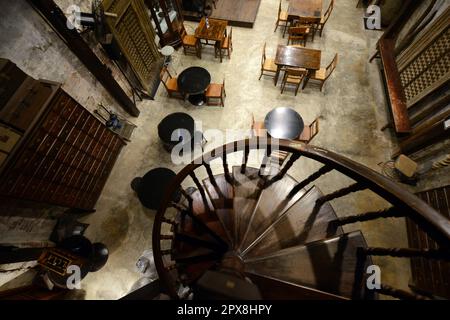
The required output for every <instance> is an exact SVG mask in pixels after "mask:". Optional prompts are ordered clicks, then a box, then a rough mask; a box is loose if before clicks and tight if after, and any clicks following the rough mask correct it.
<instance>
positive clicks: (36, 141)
mask: <svg viewBox="0 0 450 320" xmlns="http://www.w3.org/2000/svg"><path fill="white" fill-rule="evenodd" d="M47 135H48V134H47V132H46V131H45V130H44V129H42V128H41V129H39V130H38V131H37V132H36V135H35V136H34V138H33V139H32V140H31V142H30V143H29V144H28V148H30V149H32V150H36V151H37V150H39V147H40V146H41V143H42V142H43V141H44V139H45V138H46V137H47Z"/></svg>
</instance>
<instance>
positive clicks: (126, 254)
mask: <svg viewBox="0 0 450 320" xmlns="http://www.w3.org/2000/svg"><path fill="white" fill-rule="evenodd" d="M287 4H288V1H285V0H283V6H284V7H286V6H287ZM327 5H328V1H326V0H325V1H324V8H325V7H326V6H327ZM277 9H278V0H264V1H262V3H261V7H260V9H259V13H258V17H257V20H256V23H255V26H254V28H253V29H244V28H233V47H234V51H233V53H232V56H231V59H227V58H225V59H224V61H223V62H222V63H220V62H219V61H218V59H216V58H214V52H213V48H212V47H207V48H205V49H204V51H203V56H202V59H201V60H200V59H198V58H197V57H195V56H184V55H183V53H182V50H178V52H176V53H175V54H174V57H173V63H172V65H171V66H170V70H171V71H173V72H176V73H177V74H178V73H180V72H181V71H182V70H183V69H185V68H186V67H189V66H194V65H198V66H202V67H205V68H207V69H208V70H209V72H210V73H211V75H212V80H213V81H214V82H221V81H222V80H223V79H224V78H225V79H226V92H227V98H226V100H225V108H220V107H206V106H201V107H194V106H192V105H190V104H189V103H188V102H183V101H180V100H175V99H170V98H168V97H167V93H166V92H165V90H164V87H163V86H160V88H159V91H158V94H157V97H156V99H155V100H154V101H143V102H140V103H139V105H138V107H139V109H140V110H141V115H140V117H139V118H137V119H131V121H133V122H134V123H135V124H136V125H137V126H138V127H137V129H136V130H135V132H134V134H133V138H132V141H131V142H130V143H129V144H128V145H127V147H126V148H125V149H124V150H123V152H122V154H121V155H120V157H119V159H118V161H117V164H116V166H115V167H114V169H113V171H112V173H111V176H110V178H109V180H108V182H107V184H106V186H105V188H104V190H103V192H102V195H101V197H100V199H99V201H98V203H97V207H96V209H97V211H96V212H95V213H94V214H91V215H89V216H86V217H83V218H82V219H81V221H82V222H85V223H89V224H90V226H89V228H88V230H87V233H86V236H87V237H88V238H89V239H91V240H92V241H94V242H97V241H99V242H103V243H105V244H106V245H107V246H108V248H109V249H110V258H109V261H108V263H107V265H106V266H105V267H104V268H103V269H101V270H100V271H98V272H96V273H91V274H89V275H88V276H87V277H86V278H85V279H84V280H83V282H82V290H83V291H84V294H82V297H84V298H86V299H117V298H120V297H122V296H123V295H125V294H127V293H128V292H129V291H130V289H131V288H132V287H133V285H134V284H135V283H136V282H137V281H138V280H139V278H140V274H139V272H138V270H137V268H136V266H135V264H136V261H137V259H138V258H139V257H140V256H141V254H142V253H143V252H144V250H147V249H150V248H151V245H152V244H151V238H152V224H153V217H154V215H155V211H152V210H149V209H146V208H144V207H143V206H142V205H141V204H140V202H139V200H138V199H137V197H136V195H135V193H134V192H133V190H132V189H131V188H130V182H131V181H132V179H133V178H134V177H139V176H142V175H144V174H145V173H146V172H147V171H148V170H149V169H152V168H155V167H168V168H171V169H173V170H174V171H179V170H180V169H181V168H182V167H183V166H182V165H174V164H172V162H171V158H170V154H168V153H167V152H166V151H164V149H163V147H162V145H161V143H160V142H159V139H158V135H157V125H158V123H159V122H160V121H161V120H162V119H163V118H164V117H165V116H166V115H168V114H170V113H173V112H187V113H189V114H190V115H191V116H192V117H194V118H195V120H196V121H198V122H199V123H200V122H201V125H202V128H203V131H205V132H206V133H208V130H211V129H218V130H222V131H226V130H241V131H242V130H248V129H249V128H250V125H251V122H252V116H254V118H255V119H256V120H262V119H263V118H264V116H265V114H266V113H267V112H268V111H270V110H271V109H273V108H275V107H280V106H289V107H292V108H294V109H295V110H296V111H298V112H299V113H300V114H301V115H302V117H303V119H304V120H305V122H306V123H309V122H311V121H313V120H314V119H315V118H316V117H319V116H320V132H319V134H318V135H317V137H316V138H315V139H314V141H313V144H314V145H317V146H320V147H323V148H325V149H329V150H332V151H335V152H337V153H340V154H342V155H344V156H347V157H349V158H351V159H353V160H355V161H357V162H360V163H362V164H364V165H366V166H368V167H370V168H372V169H374V170H377V171H379V168H378V166H377V164H378V163H379V162H382V161H386V160H388V159H390V154H391V150H392V144H393V142H392V137H391V135H390V133H389V131H384V132H382V131H380V128H381V127H382V126H383V125H385V124H386V121H387V120H386V119H387V115H386V107H385V101H384V95H383V92H382V86H381V80H380V77H379V74H378V70H377V66H376V63H373V64H369V63H368V58H369V56H370V55H371V54H372V53H373V50H374V46H375V43H376V40H377V38H378V37H379V36H380V33H379V32H377V31H367V30H365V29H364V27H363V23H362V21H363V19H362V17H363V11H362V9H357V8H355V2H354V1H350V0H339V1H336V5H335V9H334V11H333V13H332V16H331V18H330V20H329V21H328V23H327V25H326V27H325V31H324V34H323V36H322V37H321V38H320V37H316V39H315V41H314V42H313V43H311V42H310V41H309V42H308V44H307V47H311V48H316V49H320V50H322V62H321V63H322V65H323V66H325V65H327V64H328V63H329V62H330V61H331V59H332V58H333V56H334V54H335V53H338V54H339V63H338V66H337V69H336V71H335V72H334V74H333V75H332V76H331V78H330V79H329V80H328V81H327V83H326V84H325V87H324V91H323V92H320V91H319V89H318V87H317V86H313V85H308V87H307V88H306V89H305V90H303V91H301V92H299V94H298V95H297V96H294V93H293V91H292V90H287V91H286V92H285V93H284V94H283V95H281V94H280V87H279V86H276V87H275V86H274V85H273V81H272V78H270V77H263V78H262V79H261V80H260V81H258V77H259V71H260V60H261V50H262V46H263V44H264V43H267V55H268V56H269V57H271V56H274V55H275V49H276V46H277V44H285V43H286V42H287V39H286V38H284V39H283V38H282V29H278V31H277V32H275V33H274V32H273V29H274V23H275V20H276V14H277ZM186 25H187V30H188V33H193V32H194V29H195V24H194V23H186ZM36 50H37V52H39V50H44V49H39V48H37V49H36ZM64 63H66V64H69V65H71V64H73V62H70V60H69V62H67V61H64ZM50 68H51V67H50ZM68 68H74V69H78V68H80V66H74V67H71V66H68ZM61 77H62V76H61ZM68 81H69V80H68V78H67V77H66V78H64V82H65V86H66V87H71V84H70V81H73V83H75V84H76V85H78V86H80V88H81V91H78V90H77V92H76V93H74V94H77V95H78V96H83V90H86V92H89V94H92V95H94V96H95V97H98V96H99V97H100V98H102V97H106V96H107V94H106V93H104V92H100V93H93V91H95V89H96V88H98V86H99V85H98V84H95V85H92V86H90V85H89V84H91V83H95V81H93V80H92V78H91V76H90V75H82V76H80V75H77V74H76V72H73V76H72V80H70V81H69V82H68ZM82 84H84V85H82ZM69 90H70V88H69ZM99 90H100V89H99ZM86 96H87V95H86ZM106 99H108V101H110V98H106ZM84 100H85V101H86V99H84ZM82 102H83V101H82ZM88 102H89V101H87V104H88ZM210 132H211V131H210ZM206 138H207V139H208V134H207V137H206ZM209 140H211V139H209ZM226 140H227V141H231V140H234V139H233V137H231V136H228V137H227V138H226ZM224 142H225V141H217V140H216V141H210V142H209V143H208V144H207V145H206V149H211V148H213V147H216V146H220V145H222V144H223V143H224ZM318 167H319V164H317V163H314V162H313V161H308V160H302V162H301V165H297V166H295V168H294V169H293V171H292V173H291V174H292V175H293V176H294V177H296V178H297V179H301V178H302V177H306V176H308V175H309V174H311V173H312V172H313V170H315V169H317V168H318ZM349 183H351V180H350V179H348V178H345V177H343V176H342V175H339V174H337V173H331V174H329V176H328V177H327V179H321V180H319V182H318V185H319V187H320V188H321V189H322V191H323V192H325V193H328V192H332V191H334V190H337V189H339V188H341V187H343V186H346V185H348V184H349ZM332 204H333V206H334V207H335V209H336V211H337V213H338V215H348V214H352V213H360V212H366V211H369V210H374V209H380V208H384V207H386V206H387V205H388V204H387V203H386V202H384V201H383V200H382V199H381V198H379V197H377V196H375V195H373V194H371V193H370V192H366V191H363V192H358V193H356V194H354V195H352V196H348V197H345V198H342V199H338V200H336V201H334V202H333V203H332ZM354 229H361V230H363V232H364V235H365V237H366V239H367V241H368V243H369V244H370V245H372V246H387V247H392V246H395V247H403V246H406V245H407V239H406V233H405V223H404V221H403V219H397V220H394V219H385V220H382V221H376V222H371V223H365V224H362V225H359V224H355V225H352V226H350V227H349V228H346V231H349V230H354ZM375 263H376V264H378V265H379V266H380V267H381V270H382V276H381V278H382V282H385V283H387V284H389V285H391V286H394V287H399V288H405V289H406V288H407V284H408V280H409V278H410V269H409V262H408V261H407V260H402V259H375Z"/></svg>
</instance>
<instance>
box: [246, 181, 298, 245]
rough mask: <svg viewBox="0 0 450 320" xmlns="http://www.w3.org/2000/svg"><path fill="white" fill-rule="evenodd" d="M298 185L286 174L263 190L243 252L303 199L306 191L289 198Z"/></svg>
mask: <svg viewBox="0 0 450 320" xmlns="http://www.w3.org/2000/svg"><path fill="white" fill-rule="evenodd" d="M296 185H297V181H296V180H295V179H294V178H292V177H291V176H289V175H288V174H286V175H285V176H284V177H283V178H282V179H281V180H279V181H277V182H275V183H274V184H272V185H271V186H270V187H268V188H267V189H264V190H263V192H262V193H261V195H260V197H259V200H258V203H257V205H256V208H255V210H254V212H253V214H252V217H251V219H250V222H249V225H248V231H247V235H246V237H245V239H243V242H242V243H241V247H240V248H241V250H245V249H246V248H247V247H248V246H249V245H250V244H251V243H252V242H253V241H255V240H256V238H258V237H259V235H260V234H261V233H263V232H264V231H265V230H266V229H267V228H268V227H269V226H270V225H271V224H273V223H274V222H275V221H276V220H277V219H278V218H279V217H280V216H281V215H282V214H283V213H284V212H285V211H286V210H287V209H288V208H290V207H291V206H292V205H293V204H294V203H295V202H297V201H298V200H299V199H300V198H301V197H302V195H303V194H304V193H305V192H306V191H305V190H300V191H299V192H297V193H296V194H295V195H294V196H293V197H292V198H288V197H287V195H288V194H289V192H290V191H291V190H292V188H294V186H296Z"/></svg>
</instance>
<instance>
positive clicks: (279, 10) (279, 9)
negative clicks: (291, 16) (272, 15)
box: [278, 0, 281, 17]
mask: <svg viewBox="0 0 450 320" xmlns="http://www.w3.org/2000/svg"><path fill="white" fill-rule="evenodd" d="M280 13H281V0H280V5H279V6H278V17H280Z"/></svg>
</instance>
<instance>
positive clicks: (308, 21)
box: [296, 17, 319, 41]
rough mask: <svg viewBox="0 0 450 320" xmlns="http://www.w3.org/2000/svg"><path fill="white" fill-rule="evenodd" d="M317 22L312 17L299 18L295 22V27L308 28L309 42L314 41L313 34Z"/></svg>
mask: <svg viewBox="0 0 450 320" xmlns="http://www.w3.org/2000/svg"><path fill="white" fill-rule="evenodd" d="M318 23H319V20H318V19H317V18H312V17H299V18H298V20H297V21H296V26H306V27H309V34H310V35H311V41H314V34H315V32H316V30H317V26H318Z"/></svg>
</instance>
